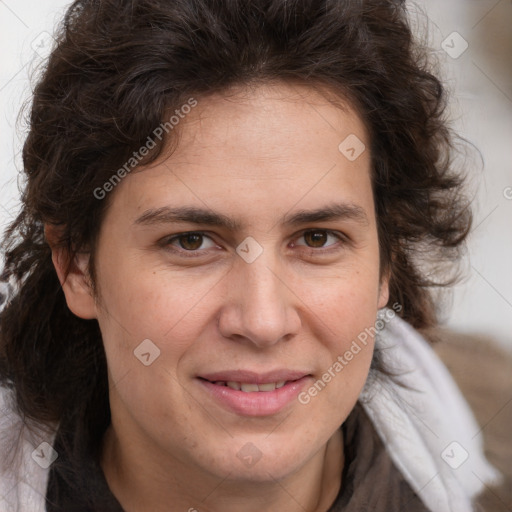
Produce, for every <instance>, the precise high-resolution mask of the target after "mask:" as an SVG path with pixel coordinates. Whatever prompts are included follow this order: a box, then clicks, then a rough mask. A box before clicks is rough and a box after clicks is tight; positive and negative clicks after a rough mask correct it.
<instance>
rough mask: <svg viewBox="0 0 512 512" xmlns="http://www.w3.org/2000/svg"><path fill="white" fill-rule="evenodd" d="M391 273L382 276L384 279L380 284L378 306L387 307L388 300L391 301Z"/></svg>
mask: <svg viewBox="0 0 512 512" xmlns="http://www.w3.org/2000/svg"><path fill="white" fill-rule="evenodd" d="M389 279H390V276H389V273H386V274H385V275H383V276H382V279H381V281H380V285H379V300H378V305H377V307H378V308H379V309H381V308H384V307H386V305H387V303H388V301H389Z"/></svg>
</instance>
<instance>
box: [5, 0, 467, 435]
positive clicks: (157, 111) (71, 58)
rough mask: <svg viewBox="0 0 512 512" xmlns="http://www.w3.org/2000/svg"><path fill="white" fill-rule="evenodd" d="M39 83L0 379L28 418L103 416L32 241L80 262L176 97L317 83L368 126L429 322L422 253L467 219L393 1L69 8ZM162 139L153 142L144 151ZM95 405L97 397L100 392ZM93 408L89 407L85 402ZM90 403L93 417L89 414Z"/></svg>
mask: <svg viewBox="0 0 512 512" xmlns="http://www.w3.org/2000/svg"><path fill="white" fill-rule="evenodd" d="M55 37H56V41H57V42H56V45H55V48H54V49H53V52H52V54H51V56H50V58H49V60H48V63H47V65H46V68H45V71H44V73H43V75H42V77H41V79H40V81H39V83H38V84H37V86H36V88H35V91H34V96H33V103H32V108H31V113H30V130H29V134H28V137H27V139H26V142H25V145H24V148H23V162H24V174H25V177H26V180H27V181H26V187H25V189H24V190H23V194H22V209H21V212H20V214H19V216H18V217H17V219H16V220H15V221H14V222H13V223H12V224H11V225H10V226H9V228H8V230H7V231H6V234H5V238H4V244H5V267H4V270H3V274H2V276H1V279H2V280H3V281H9V282H12V283H13V284H14V290H15V292H14V294H13V296H12V297H11V298H10V300H9V302H8V303H7V304H6V306H5V308H4V309H3V311H2V312H1V316H0V377H1V380H2V381H3V382H4V383H9V384H10V385H11V386H13V387H14V388H15V389H16V397H17V404H18V407H19V409H20V410H21V411H22V412H23V413H24V414H25V415H26V416H27V417H32V418H36V419H39V420H41V421H47V422H52V421H59V420H63V418H66V417H71V416H76V415H78V416H81V417H84V418H85V420H84V421H87V422H88V424H89V426H90V429H93V430H94V429H96V428H97V429H101V426H102V425H103V426H104V424H105V421H107V420H108V398H106V397H107V396H108V393H107V390H108V385H107V371H106V362H105V355H104V351H103V345H102V338H101V333H100V330H99V327H98V324H97V322H96V321H95V320H83V319H80V318H77V317H76V316H74V315H73V314H72V313H71V312H70V311H69V309H68V308H67V305H66V301H65V298H64V294H63V292H62V289H61V286H60V284H59V280H58V279H57V276H56V273H55V270H54V268H53V264H52V259H51V250H50V248H49V246H48V243H47V241H46V240H45V236H44V225H45V224H51V225H55V226H57V227H58V228H59V230H60V231H59V232H60V240H59V243H60V244H62V246H63V247H65V248H66V249H67V250H68V251H69V254H70V255H71V258H70V260H71V259H72V256H73V254H75V253H76V252H78V251H89V252H90V255H91V267H90V272H91V277H92V279H93V282H94V249H95V241H96V238H97V235H98V231H99V227H100V224H101V221H102V218H103V216H104V214H105V211H106V209H107V208H108V205H109V200H110V199H111V196H112V195H113V194H110V196H109V197H107V198H105V199H104V200H98V199H97V198H96V197H95V195H94V193H93V191H94V190H95V189H96V188H97V187H101V186H102V185H103V184H104V183H105V182H106V181H107V180H108V179H109V178H110V177H111V176H112V174H113V170H116V169H118V168H120V167H121V166H122V165H123V164H124V163H125V162H126V161H127V160H128V159H129V158H130V156H131V155H132V153H133V151H135V150H137V149H138V148H140V147H141V146H142V145H144V143H145V142H146V140H147V137H148V136H149V135H150V134H151V133H152V132H153V130H154V129H155V128H156V127H157V126H159V125H160V123H161V122H162V119H163V118H164V114H165V113H166V112H170V111H173V110H174V109H179V108H180V107H181V106H182V105H183V104H184V103H186V101H187V99H188V98H191V97H194V98H198V99H199V101H200V98H201V97H205V96H206V95H208V94H211V93H215V92H220V93H222V92H224V91H227V90H228V89H229V88H230V87H232V86H248V85H250V84H253V83H265V82H270V81H294V82H301V83H305V84H309V85H310V86H312V87H316V86H322V87H327V88H328V89H329V90H331V91H333V92H334V93H335V94H337V95H338V96H339V98H340V99H342V100H344V99H347V98H348V99H349V100H350V102H351V103H352V104H353V105H355V106H356V107H357V110H358V112H359V114H360V116H361V117H362V119H363V121H364V122H365V124H366V126H367V127H368V129H369V133H370V138H371V148H370V150H371V155H372V173H373V176H372V178H373V188H374V197H375V208H376V215H377V222H378V234H379V242H380V251H381V270H382V271H385V270H389V271H390V276H391V278H390V279H391V280H390V293H391V296H390V303H395V302H398V303H400V304H401V305H402V311H401V316H402V317H403V318H405V319H406V320H407V321H409V322H410V323H411V324H412V325H414V326H415V327H426V326H429V325H432V324H434V323H435V321H436V311H435V306H434V302H433V300H432V296H431V288H432V286H440V285H443V284H446V283H447V282H449V281H450V279H445V278H444V277H443V280H442V281H441V282H435V281H433V280H432V278H431V276H430V275H428V273H427V272H426V271H425V270H424V269H423V270H422V267H421V265H422V261H423V260H422V258H423V257H424V256H425V255H428V258H430V259H431V260H434V261H436V262H437V263H441V262H443V261H447V262H449V263H450V264H453V262H454V261H455V260H457V259H458V258H459V257H460V251H461V248H463V242H464V239H465V237H466V235H467V233H468V231H469V227H470V221H471V214H470V210H469V208H468V205H467V201H466V200H465V197H464V195H463V194H462V188H461V185H462V178H461V176H460V174H459V173H457V172H455V171H454V169H453V168H452V167H453V166H452V162H451V157H450V155H451V153H452V150H451V134H450V131H449V129H448V127H447V124H446V121H445V119H444V113H443V112H444V107H445V95H444V90H443V87H442V85H441V83H440V81H439V80H438V78H436V77H435V76H434V75H433V74H432V72H431V71H430V70H429V66H428V59H427V58H426V57H427V53H426V51H424V50H423V49H422V48H421V47H420V46H419V45H417V44H416V43H415V42H414V40H413V38H412V34H411V28H410V25H409V23H408V19H407V13H406V10H405V5H404V2H403V1H401V0H357V1H350V2H348V1H342V0H258V1H257V0H224V1H222V2H219V1H218V0H173V1H169V0H129V1H128V0H101V1H99V0H89V1H76V2H74V3H73V4H72V6H71V7H70V8H69V10H68V12H67V14H66V17H65V19H64V22H63V24H62V26H61V27H60V28H59V30H58V33H57V34H56V36H55ZM175 139H176V137H175V133H174V132H170V133H169V135H168V136H167V137H166V139H165V140H163V141H162V142H161V143H159V144H158V145H157V147H156V148H155V149H154V150H153V151H152V153H151V155H150V157H149V158H148V159H147V162H148V163H149V162H150V161H153V160H154V159H155V158H157V157H158V155H159V153H160V152H161V150H162V147H163V145H164V142H165V143H172V142H173V140H174V141H175ZM98 401H99V402H98ZM94 403H96V404H98V403H103V404H104V405H103V406H101V407H99V408H98V407H92V404H94ZM94 411H96V412H94Z"/></svg>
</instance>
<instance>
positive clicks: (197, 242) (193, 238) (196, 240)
mask: <svg viewBox="0 0 512 512" xmlns="http://www.w3.org/2000/svg"><path fill="white" fill-rule="evenodd" d="M202 242H203V236H202V235H197V234H195V233H191V234H189V235H183V236H182V237H181V239H180V245H181V247H183V249H186V250H187V251H193V250H195V249H199V247H201V244H202Z"/></svg>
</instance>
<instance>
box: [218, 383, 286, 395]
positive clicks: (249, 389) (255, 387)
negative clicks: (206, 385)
mask: <svg viewBox="0 0 512 512" xmlns="http://www.w3.org/2000/svg"><path fill="white" fill-rule="evenodd" d="M208 382H211V381H208ZM287 382H290V381H286V380H280V381H278V382H265V383H263V384H256V383H254V382H237V381H233V380H229V381H227V382H226V381H222V380H218V381H216V382H212V384H215V385H216V386H226V387H228V388H230V389H234V390H236V391H243V392H244V393H256V392H263V393H268V392H270V391H275V390H276V389H280V388H282V387H283V386H284V385H285V384H286V383H287ZM292 382H293V381H292Z"/></svg>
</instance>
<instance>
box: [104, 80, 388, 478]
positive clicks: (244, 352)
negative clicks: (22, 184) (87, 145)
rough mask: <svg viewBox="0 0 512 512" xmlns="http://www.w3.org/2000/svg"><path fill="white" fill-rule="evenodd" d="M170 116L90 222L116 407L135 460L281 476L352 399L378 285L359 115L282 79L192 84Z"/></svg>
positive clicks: (303, 458)
mask: <svg viewBox="0 0 512 512" xmlns="http://www.w3.org/2000/svg"><path fill="white" fill-rule="evenodd" d="M175 129H177V128H175ZM179 132H180V142H179V145H178V147H177V149H176V151H174V153H172V154H171V156H168V155H167V156H166V158H161V159H160V161H159V163H157V164H153V165H152V166H150V167H148V168H146V169H144V170H141V171H137V172H133V173H132V174H130V175H128V176H127V177H126V178H125V179H124V180H123V181H122V182H121V183H120V184H119V185H118V186H117V187H116V189H115V190H114V191H113V192H112V194H113V195H112V197H111V198H110V199H111V200H112V201H111V206H110V207H109V209H108V212H107V214H106V217H105V219H104V222H103V224H102V228H101V232H100V236H99V242H98V250H97V256H96V271H97V282H98V288H99V300H98V302H97V303H95V306H94V308H95V309H94V316H96V317H97V319H98V321H99V324H100V327H101V331H102V334H103V338H104V344H105V350H106V356H107V360H108V368H109V379H110V394H111V408H112V420H113V425H114V428H116V429H118V430H122V431H123V432H124V433H125V434H126V435H127V436H128V437H129V438H130V439H131V440H132V441H133V443H134V445H136V446H137V447H138V448H137V449H138V450H139V452H140V453H141V457H148V459H149V460H156V459H158V460H160V461H164V460H167V461H168V462H169V466H171V465H173V464H174V465H176V464H177V465H179V466H180V467H183V468H187V470H191V471H198V472H201V471H202V472H206V473H208V474H210V475H215V476H218V477H226V475H231V476H230V478H238V479H241V480H246V481H249V480H250V481H264V480H269V479H270V478H272V479H280V478H283V477H286V476H287V475H289V474H291V473H293V472H294V471H296V470H298V469H299V468H300V467H301V466H303V465H304V464H306V463H307V461H308V460H311V458H312V457H313V456H314V455H315V454H316V453H318V452H319V450H321V449H322V448H323V447H325V445H326V443H327V442H328V440H329V439H330V438H331V437H332V436H333V434H334V433H335V432H336V430H337V429H338V428H339V427H340V425H341V424H342V423H343V421H344V420H345V418H346V417H347V416H348V414H349V413H350V411H351V409H352V408H353V406H354V404H355V402H356V400H357V398H358V395H359V393H360V391H361V389H362V387H363V384H364V382H365V379H366V377H367V374H368V370H369V366H370V362H371V358H372V351H373V343H372V339H371V337H369V338H368V340H367V345H366V346H365V345H363V344H361V343H359V346H360V350H357V349H355V347H354V345H353V342H354V341H355V340H357V337H358V335H359V334H360V333H362V332H364V331H365V329H367V328H369V327H372V326H373V325H374V323H375V319H376V314H377V309H378V308H379V307H383V306H385V305H386V302H387V298H388V291H387V283H386V282H380V281H379V246H378V239H377V229H376V219H375V213H374V201H373V197H372V186H371V181H370V154H369V151H368V150H365V149H364V146H363V144H364V145H365V146H366V147H367V148H368V147H369V141H368V136H367V132H366V130H365V127H364V125H363V124H362V122H361V120H360V119H359V118H358V116H357V115H356V114H355V113H354V111H353V110H352V109H351V108H350V107H349V106H347V107H346V109H345V110H342V109H340V108H339V107H336V106H334V105H333V104H331V103H329V102H328V101H327V100H326V99H325V97H324V96H322V95H320V94H319V93H318V92H315V90H314V89H312V88H308V87H305V86H298V85H295V86H291V85H285V84H280V85H273V86H269V85H266V86H258V87H257V88H254V89H250V90H249V89H244V90H241V89H240V90H238V91H234V92H233V94H231V95H229V96H221V95H217V96H211V97H207V98H204V99H203V100H199V102H198V105H197V106H196V107H195V108H193V109H191V112H190V113H188V114H187V115H186V116H184V118H183V119H180V124H179ZM347 351H348V352H350V353H351V354H352V357H349V356H346V353H347ZM340 358H341V359H342V360H343V362H341V360H340ZM337 362H338V365H336V363H337ZM340 367H341V369H340ZM326 375H327V376H326ZM316 381H321V383H320V384H319V383H317V384H316V387H315V386H314V384H315V382H316ZM313 388H314V389H316V392H315V391H314V390H313ZM142 454H144V455H142ZM149 454H152V457H149Z"/></svg>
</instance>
